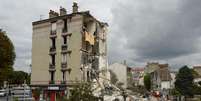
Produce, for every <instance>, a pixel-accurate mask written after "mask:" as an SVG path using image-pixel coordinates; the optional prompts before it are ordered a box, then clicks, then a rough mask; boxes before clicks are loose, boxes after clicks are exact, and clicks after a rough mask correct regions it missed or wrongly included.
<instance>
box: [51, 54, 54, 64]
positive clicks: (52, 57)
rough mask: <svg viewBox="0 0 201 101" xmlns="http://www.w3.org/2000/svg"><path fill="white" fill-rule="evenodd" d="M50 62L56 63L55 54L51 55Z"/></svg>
mask: <svg viewBox="0 0 201 101" xmlns="http://www.w3.org/2000/svg"><path fill="white" fill-rule="evenodd" d="M50 63H51V64H52V65H55V55H51V60H50Z"/></svg>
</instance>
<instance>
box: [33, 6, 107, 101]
mask: <svg viewBox="0 0 201 101" xmlns="http://www.w3.org/2000/svg"><path fill="white" fill-rule="evenodd" d="M32 25H33V36H32V74H31V86H32V88H33V89H36V88H40V89H42V91H43V94H46V93H49V92H51V94H52V96H51V97H54V96H56V93H60V92H61V93H62V92H63V93H65V92H68V91H67V90H69V89H67V88H68V87H71V86H73V85H75V84H76V83H78V82H88V81H94V80H98V82H99V81H100V82H105V81H104V80H103V79H101V78H100V77H103V78H108V74H107V72H100V71H105V70H106V71H107V70H108V68H107V65H108V63H107V37H106V36H107V27H108V24H107V23H104V22H100V21H98V20H97V19H96V18H94V17H93V16H92V15H91V14H90V12H89V11H82V12H80V11H79V10H78V5H77V3H73V6H72V13H68V12H67V10H66V9H65V8H63V7H60V12H59V13H57V12H55V11H53V10H50V12H49V18H48V19H45V20H40V21H36V22H33V23H32Z"/></svg>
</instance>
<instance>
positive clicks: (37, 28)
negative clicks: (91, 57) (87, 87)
mask: <svg viewBox="0 0 201 101" xmlns="http://www.w3.org/2000/svg"><path fill="white" fill-rule="evenodd" d="M56 23H57V29H56V31H57V33H56V34H57V37H56V56H55V63H56V67H55V69H56V71H55V76H54V77H55V78H54V79H55V83H57V84H59V83H60V81H62V80H63V78H62V72H61V60H62V54H61V51H62V49H61V46H62V44H63V39H62V29H63V21H62V20H57V22H56ZM82 24H83V16H82V15H75V16H73V18H72V19H71V21H68V33H72V35H71V36H70V37H67V45H68V50H71V51H72V52H71V53H70V54H67V68H71V72H70V74H69V73H68V72H66V78H67V82H70V81H75V80H76V81H80V80H81V79H82V73H81V71H80V67H81V66H80V65H81V52H80V47H81V44H82V42H81V39H82V34H81V30H82ZM50 32H51V23H50V22H46V23H43V24H38V25H34V26H33V38H32V75H31V84H48V83H49V80H50V74H49V64H50V59H51V57H50V55H49V49H50V46H51V39H50ZM78 74H79V75H78Z"/></svg>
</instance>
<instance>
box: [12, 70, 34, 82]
mask: <svg viewBox="0 0 201 101" xmlns="http://www.w3.org/2000/svg"><path fill="white" fill-rule="evenodd" d="M24 81H26V83H27V84H30V74H28V73H26V72H23V71H13V72H12V74H11V75H10V77H9V83H10V84H23V83H24Z"/></svg>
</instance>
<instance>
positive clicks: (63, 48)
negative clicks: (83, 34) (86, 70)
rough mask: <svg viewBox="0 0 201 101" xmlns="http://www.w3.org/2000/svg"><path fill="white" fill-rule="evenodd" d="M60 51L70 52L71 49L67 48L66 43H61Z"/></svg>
mask: <svg viewBox="0 0 201 101" xmlns="http://www.w3.org/2000/svg"><path fill="white" fill-rule="evenodd" d="M61 53H71V51H70V50H68V45H67V44H63V45H62V46H61Z"/></svg>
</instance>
